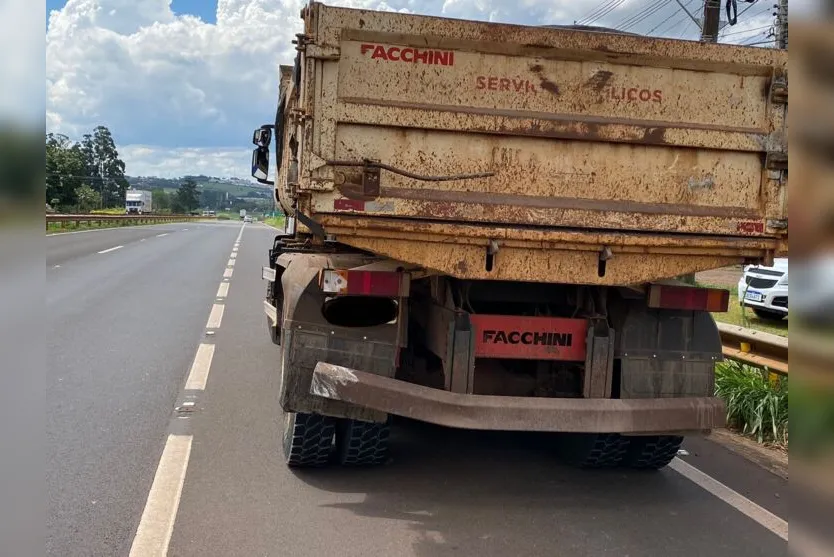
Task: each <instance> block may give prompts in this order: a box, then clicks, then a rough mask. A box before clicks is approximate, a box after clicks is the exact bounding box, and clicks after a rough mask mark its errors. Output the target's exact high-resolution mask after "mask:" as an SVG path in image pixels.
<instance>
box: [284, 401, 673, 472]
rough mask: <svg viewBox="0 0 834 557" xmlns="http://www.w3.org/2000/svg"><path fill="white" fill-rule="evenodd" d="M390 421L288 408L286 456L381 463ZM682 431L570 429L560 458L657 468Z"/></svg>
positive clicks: (309, 461)
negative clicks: (631, 432)
mask: <svg viewBox="0 0 834 557" xmlns="http://www.w3.org/2000/svg"><path fill="white" fill-rule="evenodd" d="M389 436H390V426H389V424H388V423H372V422H363V421H359V420H349V419H337V418H330V417H327V416H320V415H318V414H305V413H296V412H287V413H286V414H285V422H284V443H283V445H284V460H285V462H286V463H287V465H288V466H290V467H292V468H316V467H321V466H326V465H328V464H330V463H331V462H334V461H335V462H336V463H338V464H340V465H342V466H357V467H358V466H378V465H380V464H384V463H385V462H386V460H387V459H388V438H389ZM682 442H683V437H679V436H674V435H651V436H641V437H626V436H623V435H619V434H617V433H599V434H568V435H565V436H563V437H562V438H561V439H560V440H559V444H558V448H559V452H560V453H561V456H562V458H563V459H564V460H565V461H567V462H568V463H569V464H572V465H574V466H578V467H581V468H613V467H627V468H634V469H640V470H659V469H661V468H663V467H665V466H666V465H668V464H669V463H670V462H671V461H672V459H673V458H675V456H676V455H677V454H678V450H679V449H680V447H681V443H682Z"/></svg>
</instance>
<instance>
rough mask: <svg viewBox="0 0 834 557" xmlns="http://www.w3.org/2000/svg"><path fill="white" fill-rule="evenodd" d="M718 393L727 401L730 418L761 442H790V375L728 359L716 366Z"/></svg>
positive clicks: (734, 425) (732, 422)
mask: <svg viewBox="0 0 834 557" xmlns="http://www.w3.org/2000/svg"><path fill="white" fill-rule="evenodd" d="M715 394H716V395H717V396H719V397H721V398H722V399H723V400H724V402H725V403H726V404H727V422H728V424H729V425H730V426H732V427H735V428H738V429H739V430H740V431H741V432H742V433H746V434H748V435H751V436H753V437H755V438H756V439H757V440H758V441H759V442H760V443H762V442H770V443H775V444H778V445H783V446H787V444H788V378H787V377H782V376H771V374H770V373H768V372H767V371H765V370H762V369H759V368H755V367H751V366H748V365H745V364H741V363H739V362H734V361H727V362H723V363H721V364H719V365H718V366H717V367H716V370H715Z"/></svg>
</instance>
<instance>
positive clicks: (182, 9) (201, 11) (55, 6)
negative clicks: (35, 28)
mask: <svg viewBox="0 0 834 557" xmlns="http://www.w3.org/2000/svg"><path fill="white" fill-rule="evenodd" d="M66 4H67V0H46V18H47V20H48V19H49V12H51V11H52V10H60V9H61V8H63V7H64V6H65V5H66ZM171 10H173V11H174V13H176V14H190V15H196V16H199V17H200V18H201V19H202V20H203V21H205V22H206V23H217V0H173V1H172V2H171Z"/></svg>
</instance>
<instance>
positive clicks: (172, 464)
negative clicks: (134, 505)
mask: <svg viewBox="0 0 834 557" xmlns="http://www.w3.org/2000/svg"><path fill="white" fill-rule="evenodd" d="M192 439H193V438H192V436H191V435H169V436H168V440H167V441H166V442H165V449H163V451H162V458H160V459H159V466H158V467H157V469H156V476H154V479H153V484H152V485H151V491H150V493H148V500H147V502H146V503H145V510H144V511H143V512H142V518H141V520H140V521H139V528H138V529H137V530H136V537H135V538H133V545H132V546H131V547H130V557H163V556H165V555H167V554H168V545H169V544H170V543H171V534H172V533H173V531H174V520H175V519H176V516H177V509H178V508H179V505H180V497H181V496H182V486H183V483H185V472H186V470H187V469H188V459H189V457H190V456H191V441H192Z"/></svg>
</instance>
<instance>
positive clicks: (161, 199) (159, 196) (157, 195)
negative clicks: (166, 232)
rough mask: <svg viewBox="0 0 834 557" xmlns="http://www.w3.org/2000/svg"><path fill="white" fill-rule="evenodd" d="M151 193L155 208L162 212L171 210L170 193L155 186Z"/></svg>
mask: <svg viewBox="0 0 834 557" xmlns="http://www.w3.org/2000/svg"><path fill="white" fill-rule="evenodd" d="M151 195H153V206H154V209H155V210H157V211H159V212H160V213H167V212H168V211H170V210H171V196H170V195H168V192H166V191H165V190H164V189H162V188H155V189H152V190H151Z"/></svg>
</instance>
